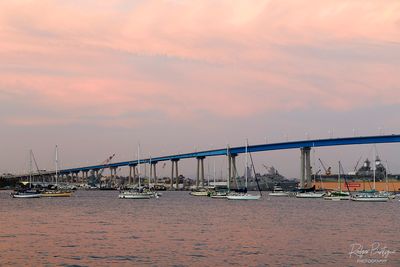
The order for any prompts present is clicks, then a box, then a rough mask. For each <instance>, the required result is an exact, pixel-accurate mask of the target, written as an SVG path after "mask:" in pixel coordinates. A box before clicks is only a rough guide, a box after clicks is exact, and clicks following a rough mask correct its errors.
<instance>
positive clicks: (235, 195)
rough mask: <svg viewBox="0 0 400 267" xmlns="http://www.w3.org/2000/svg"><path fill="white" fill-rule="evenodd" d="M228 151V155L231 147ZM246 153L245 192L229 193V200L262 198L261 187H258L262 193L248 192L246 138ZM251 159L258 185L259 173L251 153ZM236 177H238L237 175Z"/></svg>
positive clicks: (246, 147) (246, 150) (246, 146)
mask: <svg viewBox="0 0 400 267" xmlns="http://www.w3.org/2000/svg"><path fill="white" fill-rule="evenodd" d="M227 153H228V155H229V154H230V153H229V149H228V151H227ZM245 155H246V161H245V162H246V164H245V165H246V166H245V169H246V172H245V190H244V191H245V192H244V193H236V192H235V193H229V194H228V196H227V197H226V198H227V199H229V200H258V199H260V198H261V190H260V187H258V189H259V192H260V194H259V195H252V194H249V193H247V180H248V177H247V176H248V175H247V167H248V141H247V140H246V145H245ZM250 159H251V163H252V166H253V171H254V177H255V178H256V181H257V185H258V180H257V174H256V172H255V169H254V164H253V159H252V157H251V154H250ZM235 178H236V177H235Z"/></svg>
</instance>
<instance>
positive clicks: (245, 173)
mask: <svg viewBox="0 0 400 267" xmlns="http://www.w3.org/2000/svg"><path fill="white" fill-rule="evenodd" d="M248 143H249V142H248V140H247V139H246V144H245V147H246V148H245V156H246V163H245V165H246V166H245V168H244V169H245V172H244V177H245V186H246V189H247V179H248V177H247V168H248V166H249V159H248V155H247V146H248Z"/></svg>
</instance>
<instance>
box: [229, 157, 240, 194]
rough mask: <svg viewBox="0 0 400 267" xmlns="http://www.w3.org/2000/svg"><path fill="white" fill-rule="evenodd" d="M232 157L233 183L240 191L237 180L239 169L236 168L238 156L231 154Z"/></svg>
mask: <svg viewBox="0 0 400 267" xmlns="http://www.w3.org/2000/svg"><path fill="white" fill-rule="evenodd" d="M230 157H231V174H232V176H231V181H232V182H233V183H234V184H236V187H237V188H238V189H239V185H238V183H237V180H236V178H237V168H236V157H237V154H231V156H230Z"/></svg>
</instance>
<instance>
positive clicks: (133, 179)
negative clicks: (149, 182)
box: [132, 165, 138, 184]
mask: <svg viewBox="0 0 400 267" xmlns="http://www.w3.org/2000/svg"><path fill="white" fill-rule="evenodd" d="M132 171H133V177H132V184H135V183H138V177H137V172H136V165H133V166H132Z"/></svg>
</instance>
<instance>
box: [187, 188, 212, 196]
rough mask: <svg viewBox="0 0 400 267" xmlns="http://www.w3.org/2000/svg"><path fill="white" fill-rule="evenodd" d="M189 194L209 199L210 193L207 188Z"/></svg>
mask: <svg viewBox="0 0 400 267" xmlns="http://www.w3.org/2000/svg"><path fill="white" fill-rule="evenodd" d="M189 194H190V195H192V196H198V197H207V196H208V191H207V190H206V189H205V188H198V189H196V190H194V191H192V192H190V193H189Z"/></svg>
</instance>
